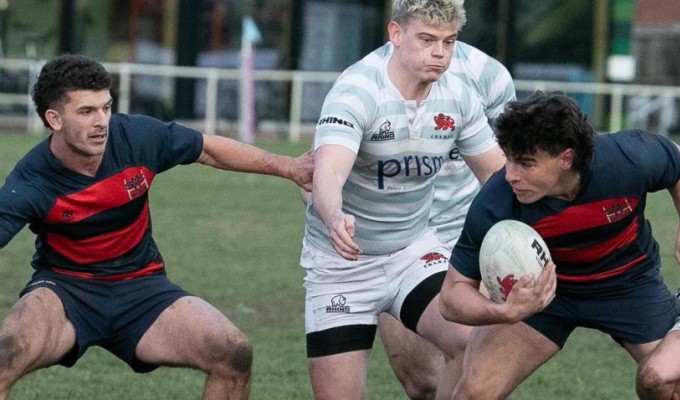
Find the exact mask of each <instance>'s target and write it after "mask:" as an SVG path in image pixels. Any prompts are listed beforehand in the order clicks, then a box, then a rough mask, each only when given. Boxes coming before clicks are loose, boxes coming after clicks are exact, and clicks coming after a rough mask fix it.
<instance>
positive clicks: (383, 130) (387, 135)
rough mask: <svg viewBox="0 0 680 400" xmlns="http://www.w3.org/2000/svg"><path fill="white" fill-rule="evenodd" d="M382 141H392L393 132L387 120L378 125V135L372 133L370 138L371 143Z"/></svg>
mask: <svg viewBox="0 0 680 400" xmlns="http://www.w3.org/2000/svg"><path fill="white" fill-rule="evenodd" d="M383 140H394V131H393V130H392V123H391V122H390V120H389V119H388V120H387V121H385V122H383V123H382V125H380V129H379V130H378V133H374V134H373V136H371V141H372V142H380V141H383Z"/></svg>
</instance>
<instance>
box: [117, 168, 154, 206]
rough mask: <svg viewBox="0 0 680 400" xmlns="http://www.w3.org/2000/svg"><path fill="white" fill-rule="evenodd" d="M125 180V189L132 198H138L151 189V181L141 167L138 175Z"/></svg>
mask: <svg viewBox="0 0 680 400" xmlns="http://www.w3.org/2000/svg"><path fill="white" fill-rule="evenodd" d="M123 182H124V183H125V190H127V193H128V196H129V197H130V200H133V199H136V198H137V197H139V196H141V195H143V194H144V193H146V191H147V190H149V182H148V181H147V180H146V176H144V171H143V170H141V169H140V170H139V173H138V174H137V175H134V176H133V177H132V178H130V179H125V180H123Z"/></svg>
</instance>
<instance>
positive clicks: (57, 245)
mask: <svg viewBox="0 0 680 400" xmlns="http://www.w3.org/2000/svg"><path fill="white" fill-rule="evenodd" d="M148 226H149V201H148V200H147V201H146V203H145V204H144V209H143V210H142V212H141V213H140V216H139V218H137V220H136V221H134V222H133V223H132V224H130V225H128V226H126V227H125V228H124V229H120V230H117V231H112V232H108V233H105V234H102V235H98V236H94V237H91V238H87V239H82V240H71V239H69V238H68V237H66V236H64V235H60V234H58V233H48V234H47V244H48V245H49V246H50V247H52V248H53V249H54V250H55V251H56V252H57V253H59V254H61V255H62V256H64V257H66V258H67V259H69V260H70V261H72V262H75V263H78V264H92V263H97V262H101V261H105V260H111V259H113V258H116V257H120V256H121V255H123V254H125V253H127V252H128V251H130V250H131V249H132V248H133V247H135V246H136V245H137V244H138V243H139V242H140V241H141V240H142V238H143V237H144V234H145V233H146V230H147V228H148Z"/></svg>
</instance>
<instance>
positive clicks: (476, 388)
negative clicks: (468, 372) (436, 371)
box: [453, 378, 505, 400]
mask: <svg viewBox="0 0 680 400" xmlns="http://www.w3.org/2000/svg"><path fill="white" fill-rule="evenodd" d="M504 397H505V396H502V395H501V394H499V393H497V392H496V390H495V388H493V387H491V386H490V385H488V383H486V384H485V382H483V380H481V379H474V378H471V379H462V380H461V381H460V382H458V385H457V386H456V389H455V391H454V393H453V398H454V399H455V400H476V399H489V400H492V399H502V398H504Z"/></svg>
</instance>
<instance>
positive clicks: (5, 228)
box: [0, 175, 42, 248]
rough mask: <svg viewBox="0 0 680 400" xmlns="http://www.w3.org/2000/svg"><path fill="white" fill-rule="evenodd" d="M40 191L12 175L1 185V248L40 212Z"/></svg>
mask: <svg viewBox="0 0 680 400" xmlns="http://www.w3.org/2000/svg"><path fill="white" fill-rule="evenodd" d="M41 197H42V196H40V194H39V193H37V192H36V191H35V190H33V189H32V188H31V187H30V186H27V185H24V184H22V183H21V182H20V181H19V180H17V179H15V178H14V177H13V176H12V175H10V176H9V177H8V178H7V181H6V182H5V184H4V185H3V186H2V187H0V248H3V247H5V246H6V245H7V243H9V242H10V240H12V238H13V237H14V236H16V234H17V233H19V231H21V229H23V227H24V226H26V224H28V223H29V222H30V221H31V219H32V218H33V216H34V215H37V213H38V207H37V202H38V200H39V199H40V198H41Z"/></svg>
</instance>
